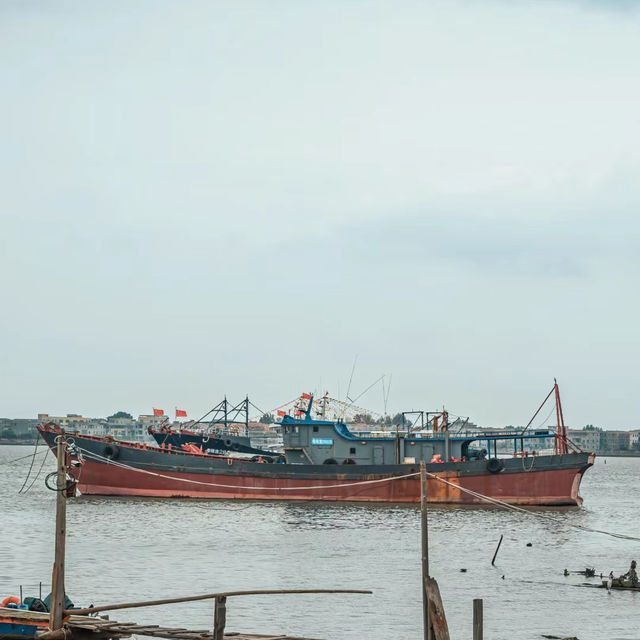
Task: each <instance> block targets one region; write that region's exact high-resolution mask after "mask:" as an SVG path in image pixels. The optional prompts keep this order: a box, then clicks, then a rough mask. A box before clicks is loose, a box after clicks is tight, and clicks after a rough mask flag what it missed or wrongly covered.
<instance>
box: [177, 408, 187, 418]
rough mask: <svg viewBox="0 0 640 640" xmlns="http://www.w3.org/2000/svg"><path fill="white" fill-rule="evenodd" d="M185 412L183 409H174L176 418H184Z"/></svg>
mask: <svg viewBox="0 0 640 640" xmlns="http://www.w3.org/2000/svg"><path fill="white" fill-rule="evenodd" d="M186 417H187V412H186V411H185V410H184V409H176V418H186Z"/></svg>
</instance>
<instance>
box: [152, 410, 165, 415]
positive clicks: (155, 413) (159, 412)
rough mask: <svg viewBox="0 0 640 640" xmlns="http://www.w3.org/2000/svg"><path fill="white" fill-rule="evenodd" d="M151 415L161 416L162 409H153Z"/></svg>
mask: <svg viewBox="0 0 640 640" xmlns="http://www.w3.org/2000/svg"><path fill="white" fill-rule="evenodd" d="M153 415H154V416H163V415H164V411H163V410H162V409H154V410H153Z"/></svg>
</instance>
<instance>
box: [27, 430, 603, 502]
mask: <svg viewBox="0 0 640 640" xmlns="http://www.w3.org/2000/svg"><path fill="white" fill-rule="evenodd" d="M40 433H41V435H42V437H43V438H44V439H45V440H46V442H47V444H48V445H49V446H50V447H51V448H54V447H55V438H56V436H57V435H58V434H59V433H60V430H58V429H51V428H46V427H45V428H40ZM66 436H67V438H68V441H69V442H72V443H73V444H74V446H75V447H76V451H77V455H79V456H80V459H81V466H77V467H72V470H71V473H73V474H74V476H75V477H76V479H77V488H78V489H79V490H80V492H82V493H83V494H86V495H107V496H145V497H162V498H214V499H234V500H237V499H248V500H324V501H355V502H396V503H416V502H419V501H420V482H419V477H418V473H417V472H418V471H419V467H417V465H415V464H413V465H410V464H406V465H299V464H261V463H259V462H255V461H251V460H247V459H238V458H228V457H224V456H213V455H207V454H201V453H188V452H185V451H176V450H171V449H163V448H159V447H152V446H147V445H142V444H140V443H130V442H121V441H113V440H112V439H103V438H96V437H92V436H84V435H80V434H66ZM593 461H594V456H593V454H587V453H576V454H563V455H554V456H535V457H531V458H527V459H524V458H523V459H520V458H518V459H515V458H513V459H505V460H503V461H501V464H500V468H499V469H498V470H496V469H494V470H493V471H491V469H490V468H489V465H488V463H487V462H486V461H475V462H457V463H453V462H452V463H444V464H428V465H427V472H428V473H429V474H430V477H429V478H428V480H427V495H428V500H429V502H431V503H442V504H445V503H446V504H486V501H485V500H483V499H482V498H481V497H479V496H478V495H473V493H469V492H474V493H476V494H480V495H481V496H488V497H490V498H496V499H499V500H502V501H504V502H507V503H510V504H517V505H578V504H581V503H582V498H581V497H580V495H579V488H580V481H581V479H582V476H583V474H584V472H585V471H586V470H587V469H588V468H589V467H590V466H591V465H592V464H593Z"/></svg>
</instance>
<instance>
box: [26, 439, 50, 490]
mask: <svg viewBox="0 0 640 640" xmlns="http://www.w3.org/2000/svg"><path fill="white" fill-rule="evenodd" d="M34 456H35V454H34ZM48 456H49V447H47V451H46V453H45V456H44V458H42V464H41V465H40V468H39V469H38V473H36V475H35V478H34V479H33V480H32V481H31V484H29V486H28V487H27V488H26V489H25V490H24V492H23V493H29V491H30V490H31V487H33V485H34V484H35V483H36V482H37V480H38V478H39V477H40V474H41V473H42V469H43V468H44V463H45V462H46V461H47V457H48Z"/></svg>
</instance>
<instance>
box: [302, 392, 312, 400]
mask: <svg viewBox="0 0 640 640" xmlns="http://www.w3.org/2000/svg"><path fill="white" fill-rule="evenodd" d="M302 399H303V400H311V394H310V393H303V394H302Z"/></svg>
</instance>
